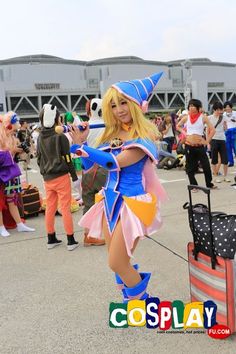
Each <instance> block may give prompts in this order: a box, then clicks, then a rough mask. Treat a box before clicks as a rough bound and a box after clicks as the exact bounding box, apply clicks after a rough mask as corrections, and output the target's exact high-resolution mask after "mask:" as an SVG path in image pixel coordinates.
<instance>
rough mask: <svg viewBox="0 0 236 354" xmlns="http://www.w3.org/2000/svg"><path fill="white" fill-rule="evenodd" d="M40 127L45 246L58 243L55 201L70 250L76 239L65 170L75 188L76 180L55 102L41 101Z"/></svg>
mask: <svg viewBox="0 0 236 354" xmlns="http://www.w3.org/2000/svg"><path fill="white" fill-rule="evenodd" d="M39 118H40V121H41V124H42V127H43V128H42V131H41V132H40V134H39V137H38V145H37V162H38V165H39V167H40V173H41V175H42V176H43V179H44V186H45V190H46V198H47V207H46V212H45V222H46V229H47V233H48V249H51V248H54V247H55V246H57V245H60V244H61V242H62V241H61V240H58V239H57V237H56V233H55V225H54V224H55V213H56V211H57V206H58V203H59V204H60V209H61V213H62V219H63V224H64V228H65V231H66V234H67V241H68V243H67V249H68V251H72V250H74V249H75V248H76V247H78V242H77V241H75V239H74V227H73V219H72V215H71V210H70V207H71V182H70V177H69V173H70V175H71V177H72V181H73V182H74V187H75V188H78V187H79V184H80V182H79V181H78V177H77V175H76V172H75V169H74V166H73V164H72V161H71V156H70V146H69V141H68V139H67V137H66V136H65V135H64V134H61V135H58V134H57V133H56V132H55V126H56V125H58V124H59V123H60V113H59V111H58V110H57V107H56V106H53V105H51V104H45V105H44V106H43V109H42V110H41V112H40V116H39Z"/></svg>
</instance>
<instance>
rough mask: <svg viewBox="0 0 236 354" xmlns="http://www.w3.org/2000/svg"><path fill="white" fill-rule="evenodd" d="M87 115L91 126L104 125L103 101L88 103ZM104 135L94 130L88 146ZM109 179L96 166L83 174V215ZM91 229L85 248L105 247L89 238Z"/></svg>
mask: <svg viewBox="0 0 236 354" xmlns="http://www.w3.org/2000/svg"><path fill="white" fill-rule="evenodd" d="M86 113H87V116H88V117H89V124H101V123H103V124H104V120H103V118H102V100H101V99H100V98H93V99H92V100H89V101H87V103H86ZM103 133H104V128H97V129H92V130H90V132H89V135H88V138H87V144H88V145H89V146H91V147H95V146H96V142H97V140H98V139H99V137H100V136H101V135H102V134H103ZM106 178H107V171H106V170H105V169H104V168H102V167H101V166H99V165H98V164H95V165H94V166H93V168H91V169H90V170H89V171H87V173H83V174H82V199H83V203H84V208H83V215H84V214H86V213H87V211H88V210H89V209H90V208H91V207H92V206H93V205H94V203H95V195H96V194H97V193H98V192H99V191H100V190H101V189H102V187H104V185H105V182H106ZM88 234H89V229H88V228H85V229H84V246H103V245H105V240H104V239H98V238H95V237H93V236H91V235H90V236H88Z"/></svg>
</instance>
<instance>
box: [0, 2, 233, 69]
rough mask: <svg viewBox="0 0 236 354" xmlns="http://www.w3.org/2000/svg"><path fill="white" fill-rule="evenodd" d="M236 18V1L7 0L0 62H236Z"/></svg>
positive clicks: (1, 20) (0, 28)
mask: <svg viewBox="0 0 236 354" xmlns="http://www.w3.org/2000/svg"><path fill="white" fill-rule="evenodd" d="M235 19H236V2H235V1H233V0H224V1H223V0H214V2H211V1H209V2H206V0H192V1H191V0H188V1H187V0H183V1H181V0H179V1H174V0H166V1H163V0H162V1H160V0H119V1H118V0H99V1H98V0H40V1H33V0H20V1H19V0H8V1H6V0H5V1H4V2H3V1H2V2H1V17H0V40H1V51H0V59H7V58H11V57H16V56H21V55H30V54H49V55H55V56H59V57H62V58H68V59H78V60H93V59H100V58H105V57H114V56H123V55H135V56H139V57H141V58H143V59H147V60H157V61H158V60H160V61H168V60H175V59H182V58H197V57H204V58H209V59H211V60H214V61H222V62H230V63H236V20H235Z"/></svg>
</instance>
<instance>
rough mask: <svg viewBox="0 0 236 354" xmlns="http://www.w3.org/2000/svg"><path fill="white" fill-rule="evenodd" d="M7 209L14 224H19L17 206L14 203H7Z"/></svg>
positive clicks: (19, 218)
mask: <svg viewBox="0 0 236 354" xmlns="http://www.w3.org/2000/svg"><path fill="white" fill-rule="evenodd" d="M8 208H9V211H10V213H11V216H12V217H13V219H14V220H15V222H16V223H17V224H19V223H21V217H20V213H19V210H18V207H17V205H15V204H14V202H11V203H8Z"/></svg>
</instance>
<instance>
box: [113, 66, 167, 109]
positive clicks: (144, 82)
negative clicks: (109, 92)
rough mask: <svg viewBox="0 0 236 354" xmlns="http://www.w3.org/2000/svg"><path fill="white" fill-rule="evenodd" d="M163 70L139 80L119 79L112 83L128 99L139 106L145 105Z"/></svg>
mask: <svg viewBox="0 0 236 354" xmlns="http://www.w3.org/2000/svg"><path fill="white" fill-rule="evenodd" d="M162 74H163V71H161V72H160V73H156V74H153V75H151V76H149V77H145V78H144V79H140V80H130V81H120V82H117V83H115V84H113V85H112V87H114V88H115V89H116V90H117V91H119V92H120V93H122V94H123V95H124V96H126V97H127V98H129V99H130V100H132V101H134V102H136V103H137V104H138V105H139V106H140V107H141V108H144V107H145V104H147V100H148V97H149V95H150V94H151V93H152V91H153V89H154V87H155V86H156V85H157V83H158V81H159V80H160V78H161V76H162Z"/></svg>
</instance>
